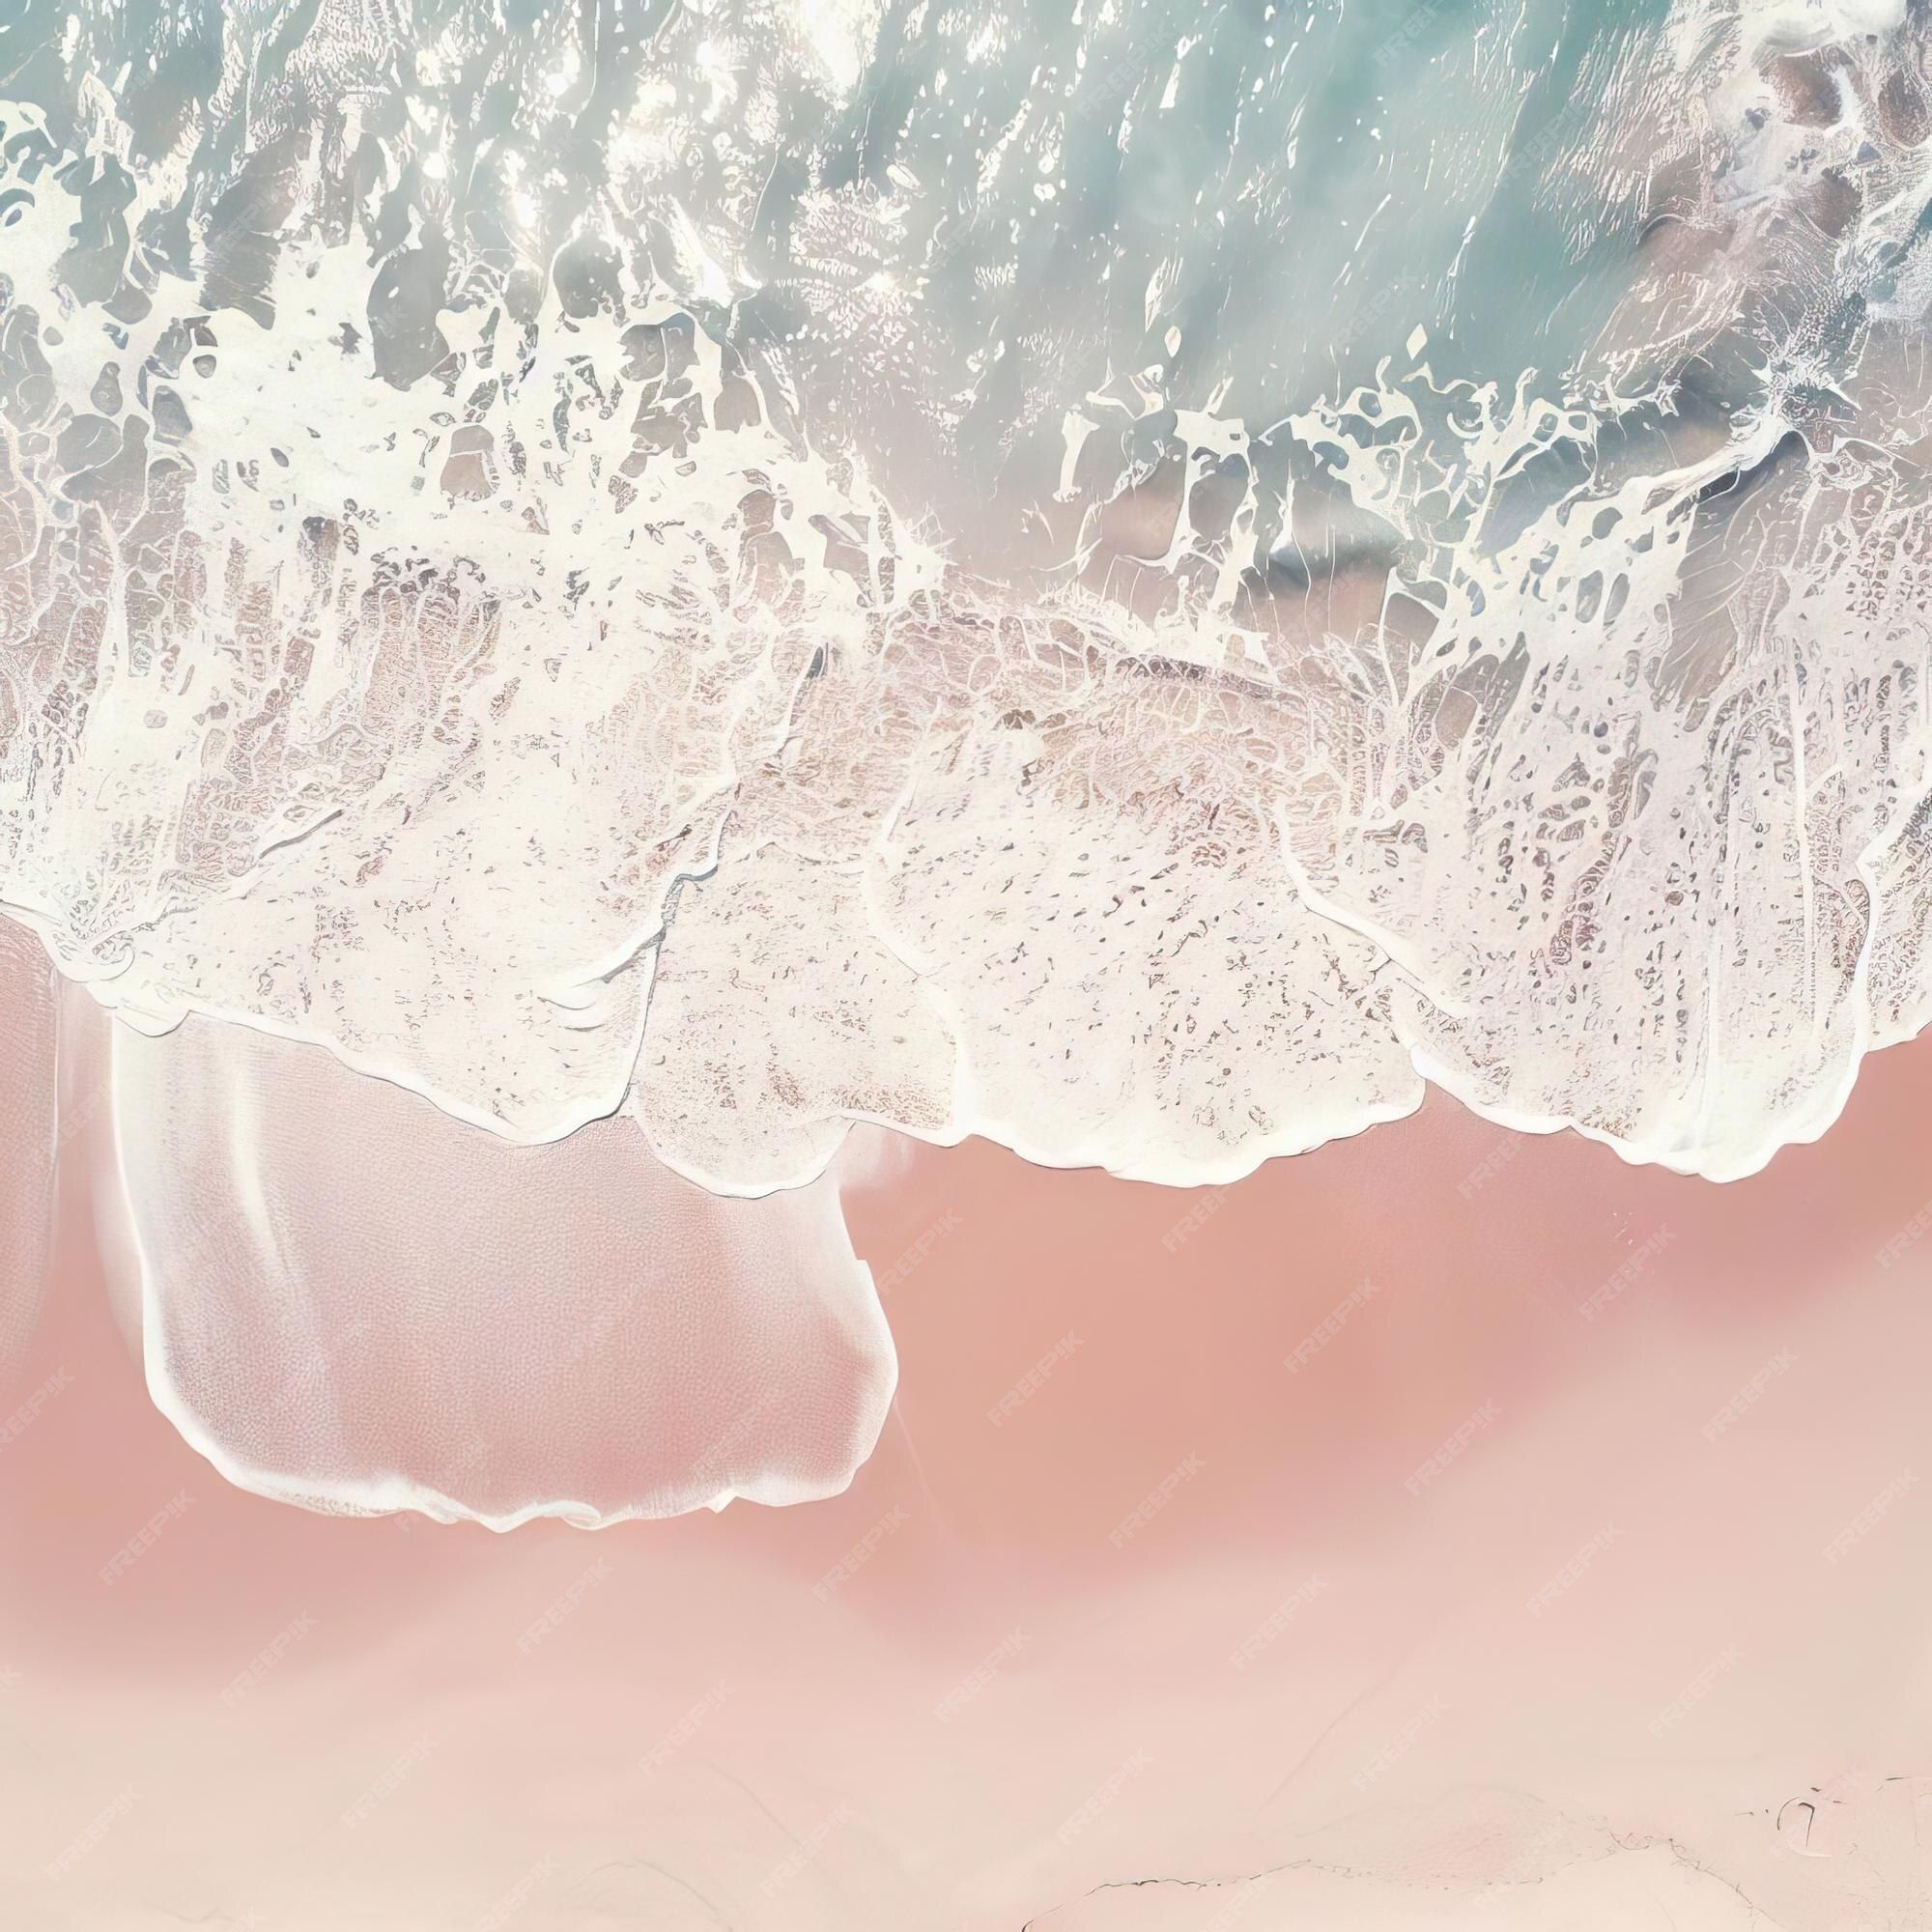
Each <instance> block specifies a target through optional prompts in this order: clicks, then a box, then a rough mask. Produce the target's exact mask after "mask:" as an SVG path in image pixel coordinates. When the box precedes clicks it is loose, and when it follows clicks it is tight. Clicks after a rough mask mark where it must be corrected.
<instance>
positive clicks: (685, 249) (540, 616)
mask: <svg viewBox="0 0 1932 1932" xmlns="http://www.w3.org/2000/svg"><path fill="white" fill-rule="evenodd" d="M1928 58H1932V18H1928V15H1927V13H1926V10H1924V9H1921V8H1917V7H1909V6H1907V5H1906V4H1904V0H1856V4H1855V3H1854V0H1845V4H1835V5H1825V4H1804V0H1778V4H1756V0H1729V4H1720V0H1668V3H1667V4H1666V0H1645V4H1642V5H1617V6H1609V5H1590V6H1581V5H1574V4H1566V3H1565V0H1513V4H1507V5H1505V4H1486V0H1442V4H1439V5H1430V4H1422V5H1410V4H1408V0H1373V3H1372V4H1352V0H1350V4H1327V0H1313V4H1309V5H1306V6H1304V7H1301V8H1299V9H1291V8H1285V7H1278V6H1274V5H1267V4H1259V3H1258V0H1257V3H1256V4H1245V5H1238V6H1207V7H1203V6H1198V5H1163V4H1144V5H1132V4H1118V0H1104V4H1094V0H1074V4H1058V0H1056V4H1035V5H1027V6H1021V7H1009V8H1008V7H995V8H948V7H944V6H941V5H938V4H934V0H919V4H913V5H892V6H880V5H865V4H855V0H839V4H834V5H816V4H813V5H807V4H803V0H800V4H766V5H753V4H742V5H715V6H708V7H706V6H698V5H695V4H655V5H648V6H637V7H627V6H619V5H616V4H611V3H610V0H592V3H591V4H577V3H576V0H573V4H570V5H554V6H537V5H516V6H510V5H505V4H490V5H483V4H473V3H472V0H466V4H461V5H428V4H424V5H416V6H412V5H408V4H405V0H311V3H310V4H302V5H298V6H286V5H273V6H270V5H252V4H233V5H229V6H227V7H225V8H222V9H213V8H207V7H198V6H197V7H187V6H180V7H175V6H166V5H156V4H149V3H148V0H128V4H115V5H109V4H104V0H60V4H41V0H30V4H28V5H26V6H25V7H24V8H23V9H22V8H15V9H14V11H13V12H12V14H10V16H9V17H8V18H7V19H6V20H5V21H4V22H0V97H4V101H0V903H4V906H5V908H6V910H7V911H8V912H9V913H10V914H11V915H12V916H13V917H14V919H16V920H17V921H19V922H21V923H24V924H26V925H28V926H30V927H31V928H32V929H33V930H34V931H35V932H37V933H38V934H39V935H40V937H41V938H42V940H43V942H44V943H45V946H46V948H47V950H48V952H50V953H51V955H52V956H53V958H54V960H55V962H56V964H57V965H58V966H59V967H60V969H61V970H62V972H63V973H65V974H66V975H67V976H68V977H69V978H70V979H71V980H76V981H79V982H81V983H82V984H84V985H85V986H86V987H87V988H88V989H89V991H90V992H91V993H92V994H93V996H94V997H95V998H96V999H97V1000H98V1001H99V1002H100V1003H101V1004H102V1005H104V1006H106V1007H108V1008H110V1009H113V1010H115V1011H116V1012H118V1013H119V1014H120V1015H121V1016H122V1017H123V1018H124V1019H125V1020H127V1021H128V1022H129V1023H131V1024H133V1025H135V1026H137V1027H139V1028H141V1029H143V1030H145V1031H148V1032H151V1033H156V1034H165V1033H167V1032H168V1031H169V1030H171V1029H173V1028H175V1027H177V1026H179V1025H180V1023H181V1022H182V1020H183V1019H184V1017H185V1016H186V1015H188V1014H190V1013H194V1014H200V1015H204V1016H207V1017H209V1018H212V1019H219V1020H225V1021H230V1022H239V1023H243V1024H245V1025H246V1026H247V1027H249V1028H252V1029H254V1030H257V1031H258V1032H264V1033H268V1034H272V1035H278V1036H281V1037H286V1038H291V1039H300V1040H313V1041H321V1042H325V1043H326V1044H327V1045H328V1046H329V1047H330V1048H331V1049H332V1050H333V1051H334V1052H335V1053H336V1054H338V1055H339V1056H340V1058H341V1059H342V1060H343V1061H344V1062H345V1063H346V1064H347V1065H350V1066H351V1067H354V1068H356V1069H358V1070H361V1071H364V1072H368V1073H373V1074H377V1075H381V1076H383V1077H384V1078H387V1079H390V1080H392V1081H395V1082H398V1083H400V1084H402V1085H405V1086H407V1087H409V1088H411V1089H412V1090H413V1091H414V1092H416V1093H418V1094H425V1095H427V1096H429V1097H430V1098H432V1099H434V1100H435V1102H436V1103H437V1104H438V1105H439V1106H440V1107H441V1108H443V1109H444V1110H445V1111H447V1112H448V1113H450V1114H452V1115H454V1116H455V1117H457V1118H458V1119H459V1120H462V1121H466V1122H471V1123H474V1124H478V1125H481V1126H483V1127H485V1128H487V1129H489V1130H491V1131H493V1132H495V1133H497V1134H499V1135H501V1136H504V1137H506V1138H508V1139H510V1140H512V1141H519V1142H543V1141H550V1140H554V1139H558V1138H561V1137H563V1136H565V1135H567V1134H569V1133H571V1132H573V1131H574V1130H575V1129H577V1128H579V1127H580V1126H582V1124H583V1123H584V1122H589V1121H592V1120H595V1119H599V1118H602V1117H606V1116H611V1115H613V1114H620V1113H621V1114H625V1115H628V1116H630V1117H632V1118H633V1119H634V1121H635V1122H636V1123H637V1124H638V1125H639V1127H640V1128H641V1130H642V1132H643V1133H644V1135H645V1136H646V1137H647V1139H648V1142H649V1145H650V1147H651V1149H652V1150H653V1151H654V1152H655V1154H656V1156H657V1157H658V1158H659V1159H660V1160H662V1161H664V1162H666V1163H668V1164H669V1165H670V1166H671V1167H673V1168H674V1169H676V1170H677V1171H679V1172H680V1173H682V1174H684V1175H686V1176H688V1177H690V1178H692V1179H697V1180H699V1181H701V1182H703V1183H704V1184H706V1185H707V1186H710V1187H712V1188H714V1189H716V1190H719V1191H723V1192H730V1193H752V1194H755V1193H760V1192H765V1191H768V1190H770V1189H772V1188H775V1187H779V1186H783V1185H792V1184H797V1183H800V1182H803V1181H805V1180H807V1179H810V1177H811V1176H813V1175H815V1174H817V1173H818V1172H820V1171H821V1170H822V1169H823V1168H824V1166H825V1164H826V1162H827V1161H828V1160H829V1159H830V1158H831V1156H832V1154H833V1152H834V1151H835V1150H836V1149H837V1147H838V1144H839V1142H840V1140H841V1138H842V1137H843V1135H844V1134H845V1132H846V1131H847V1129H848V1127H849V1126H850V1124H851V1123H852V1122H855V1121H873V1122H883V1123H885V1124H887V1125H891V1126H895V1127H899V1128H902V1129H904V1130H907V1131H909V1132H912V1133H915V1134H919V1135H923V1136H925V1137H927V1138H930V1139H935V1140H942V1141H943V1140H952V1139H957V1138H959V1137H961V1136H963V1135H965V1134H967V1133H982V1134H987V1135H990V1136H993V1137H995V1138H997V1139H999V1140H1001V1141H1004V1142H1006V1143H1007V1144H1008V1145H1009V1146H1011V1147H1013V1148H1016V1149H1018V1150H1019V1151H1022V1152H1023V1153H1026V1154H1028V1155H1029V1156H1031V1157H1033V1158H1036V1159H1037V1160H1040V1161H1044V1162H1050V1163H1064V1164H1072V1163H1089V1162H1094V1163H1101V1164H1104V1165H1106V1166H1108V1167H1110V1168H1113V1169H1114V1170H1116V1171H1118V1172H1121V1173H1124V1174H1130V1175H1138V1176H1145V1177H1151V1178H1155V1179H1167V1180H1177V1181H1200V1180H1218V1179H1230V1178H1232V1177H1234V1176H1235V1175H1237V1174H1239V1173H1242V1172H1244V1171H1246V1170H1247V1169H1249V1168H1251V1167H1253V1166H1254V1165H1255V1164H1257V1163H1258V1162H1259V1161H1261V1160H1263V1159H1264V1158H1266V1157H1268V1156H1270V1155H1272V1154H1277V1153H1284V1152H1293V1151H1300V1150H1304V1149H1307V1148H1309V1147H1312V1146H1314V1145H1316V1144H1318V1143H1320V1142H1321V1141H1323V1140H1326V1139H1329V1138H1332V1137H1333V1136H1335V1135H1338V1134H1346V1133H1350V1132H1353V1131H1357V1130H1359V1129H1361V1128H1363V1127H1365V1126H1368V1125H1370V1124H1372V1123H1374V1122H1377V1121H1380V1120H1385V1119H1388V1118H1391V1117H1394V1116H1396V1115H1399V1114H1402V1113H1405V1112H1407V1111H1408V1110H1410V1109H1412V1108H1413V1107H1414V1106H1415V1105H1416V1104H1417V1102H1418V1100H1419V1098H1420V1096H1421V1093H1422V1091H1423V1085H1424V1082H1425V1081H1434V1082H1435V1083H1437V1084H1439V1085H1441V1086H1442V1087H1444V1088H1446V1089H1448V1090H1449V1091H1451V1092H1453V1093H1455V1094H1458V1095H1459V1096H1460V1097H1462V1098H1463V1100H1465V1101H1466V1102H1467V1103H1468V1104H1470V1105H1472V1106H1474V1107H1477V1108H1478V1109H1480V1110H1482V1111H1484V1112H1485V1113H1488V1114H1489V1115H1491V1116H1492V1118H1495V1119H1497V1120H1500V1121H1503V1122H1508V1123H1510V1124H1512V1125H1517V1126H1524V1127H1536V1128H1544V1127H1553V1126H1557V1125H1562V1124H1572V1125H1575V1126H1577V1127H1578V1128H1579V1129H1581V1130H1582V1131H1584V1132H1586V1133H1589V1134H1593V1135H1596V1136H1598V1137H1600V1138H1603V1139H1605V1140H1607V1141H1609V1142H1611V1143H1612V1144H1613V1145H1615V1146H1616V1147H1617V1148H1619V1149H1620V1150H1621V1151H1623V1152H1625V1153H1626V1154H1627V1155H1628V1156H1629V1157H1631V1158H1633V1159H1640V1160H1650V1161H1659V1162H1663V1163H1666V1164H1668V1165H1671V1166H1673V1167H1677V1168H1680V1169H1683V1170H1686V1171H1690V1172H1695V1173H1701V1174H1705V1175H1709V1176H1712V1177H1714V1178H1718V1179H1723V1178H1727V1177H1733V1176H1738V1175H1742V1174H1746V1173H1748V1172H1750V1171H1752V1170H1753V1169H1755V1168H1757V1167H1759V1166H1761V1165H1762V1164H1763V1162H1764V1161H1765V1160H1766V1159H1768V1158H1769V1157H1770V1155H1771V1153H1772V1152H1773V1151H1776V1148H1777V1147H1779V1146H1781V1145H1784V1144H1786V1143H1788V1142H1791V1141H1794V1140H1801V1139H1805V1138H1810V1137H1813V1136H1815V1135H1817V1134H1818V1133H1820V1132H1822V1131H1823V1130H1824V1129H1825V1128H1826V1126H1827V1125H1829V1123H1830V1122H1831V1121H1832V1120H1833V1118H1835V1116H1836V1114H1837V1112H1838V1110H1839V1108H1840V1107H1841V1106H1842V1104H1843V1101H1844V1097H1845V1094H1846V1093H1847V1092H1848V1091H1849V1088H1850V1085H1851V1082H1852V1081H1853V1079H1854V1077H1855V1075H1856V1071H1857V1067H1858V1064H1859V1062H1860V1060H1861V1057H1862V1055H1863V1054H1864V1053H1865V1052H1866V1051H1867V1050H1868V1049H1869V1048H1871V1047H1872V1046H1874V1045H1879V1044H1884V1043H1886V1042H1888V1041H1891V1040H1896V1039H1900V1038H1903V1037H1907V1036H1909V1035H1910V1034H1912V1033H1914V1032H1916V1031H1917V1030H1918V1028H1919V1027H1920V1026H1921V1025H1922V1024H1923V1022H1924V1019H1925V1017H1926V1010H1927V999H1928V981H1927V970H1926V931H1925V926H1926V919H1927V911H1928V888H1927V883H1926V868H1927V862H1928V855H1929V854H1932V846H1928V838H1932V817H1928V807H1927V800H1928V797H1932V773H1928V764H1927V760H1928V752H1932V720H1928V717H1927V714H1926V702H1925V675H1926V655H1927V625H1926V617H1925V611H1926V587H1927V561H1926V558H1927V540H1928V536H1929V535H1932V511H1929V510H1928V501H1927V492H1926V473H1925V461H1926V457H1927V454H1928V451H1932V371H1928V368H1927V364H1926V358H1925V355H1924V353H1923V336H1922V329H1923V322H1924V315H1925V309H1926V304H1927V301H1928V299H1932V266H1928V265H1932V253H1928V248H1932V243H1928V241H1927V233H1928V228H1929V227H1932V223H1928V218H1927V216H1928V207H1929V206H1932V181H1928V168H1932V162H1928V151H1927V147H1926V140H1927V134H1928V130H1932V81H1928Z"/></svg>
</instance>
